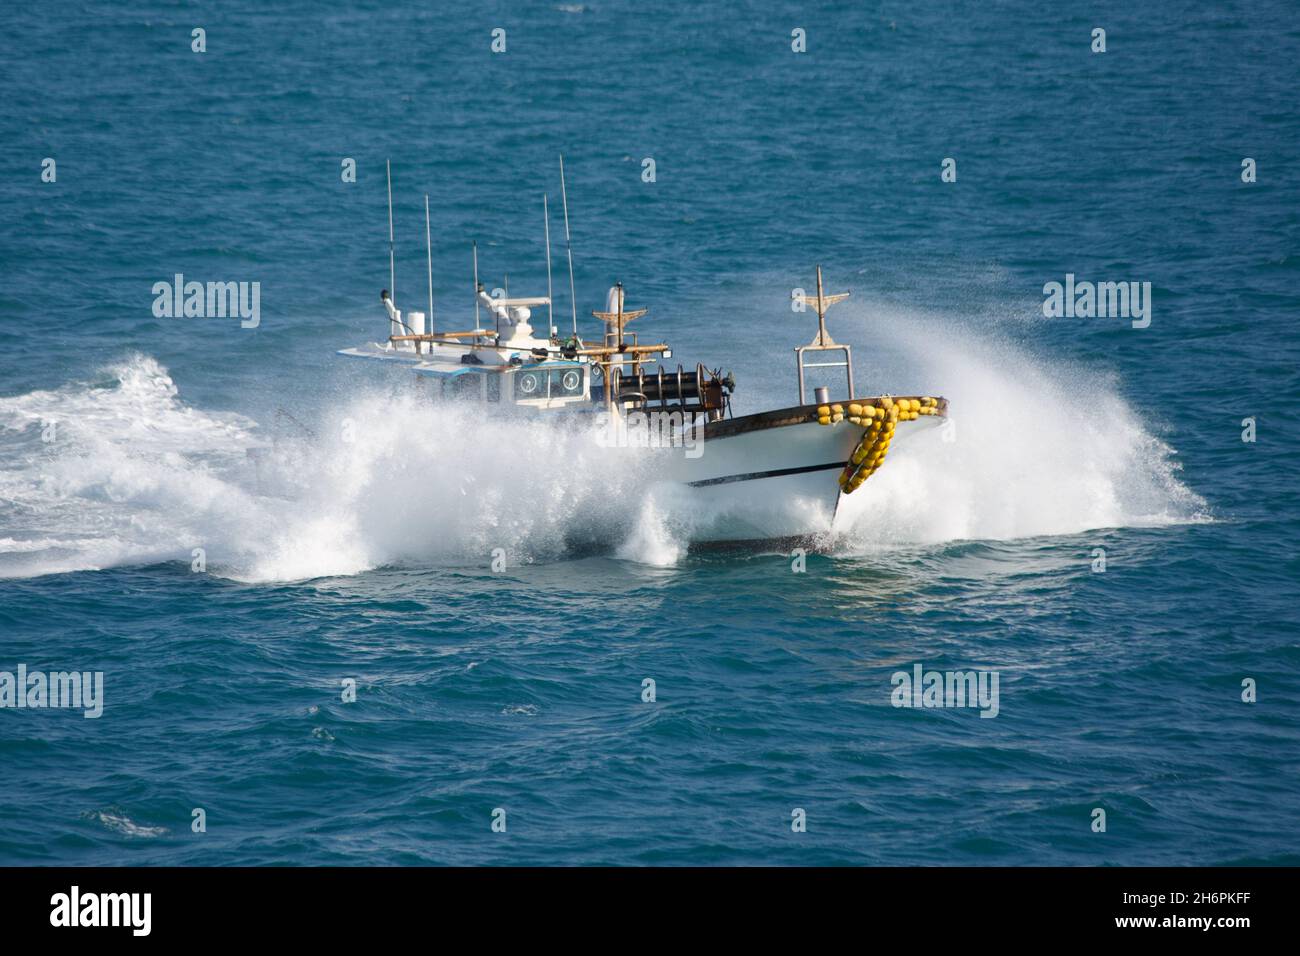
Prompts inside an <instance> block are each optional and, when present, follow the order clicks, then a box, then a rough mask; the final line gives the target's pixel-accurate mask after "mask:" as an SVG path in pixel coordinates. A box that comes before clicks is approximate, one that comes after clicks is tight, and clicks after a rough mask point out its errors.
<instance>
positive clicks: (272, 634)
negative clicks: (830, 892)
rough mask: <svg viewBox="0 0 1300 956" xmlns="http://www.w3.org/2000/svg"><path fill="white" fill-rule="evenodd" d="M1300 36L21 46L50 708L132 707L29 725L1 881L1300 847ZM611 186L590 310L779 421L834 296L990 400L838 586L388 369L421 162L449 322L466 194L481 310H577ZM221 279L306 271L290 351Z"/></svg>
mask: <svg viewBox="0 0 1300 956" xmlns="http://www.w3.org/2000/svg"><path fill="white" fill-rule="evenodd" d="M1297 21H1298V18H1297V15H1296V11H1295V10H1294V9H1293V7H1292V6H1291V5H1288V4H1283V3H1265V4H1263V5H1260V4H1245V3H1229V4H1227V5H1222V4H1220V5H1217V6H1216V7H1215V8H1214V9H1213V10H1206V9H1202V8H1199V7H1197V6H1194V5H1186V6H1184V5H1178V4H1176V5H1174V6H1173V7H1168V8H1164V7H1162V8H1160V10H1159V11H1158V12H1157V11H1156V10H1154V9H1152V10H1147V9H1145V8H1140V7H1133V6H1132V5H1127V4H1102V5H1100V6H1098V7H1096V8H1090V10H1089V11H1088V12H1087V13H1086V14H1084V13H1082V12H1078V13H1071V12H1067V11H1063V10H1058V9H1055V8H1053V7H1052V6H1050V5H1048V6H1043V5H1030V4H1010V5H999V6H996V7H994V8H989V7H988V6H987V5H983V4H959V5H958V6H957V7H955V8H954V7H952V6H951V5H949V4H938V3H919V4H910V5H899V6H895V7H891V6H885V7H879V6H874V7H873V6H868V7H864V6H863V5H852V4H849V5H846V4H838V3H819V4H813V5H800V6H793V5H792V6H782V5H779V4H778V5H772V4H766V3H741V4H722V5H704V6H700V5H695V4H682V5H677V4H669V5H667V8H666V9H665V8H664V5H660V6H659V7H656V8H655V9H650V8H645V7H629V6H627V5H624V4H614V3H604V2H591V3H571V4H570V3H566V4H558V5H548V4H538V5H532V6H530V7H528V8H527V9H517V8H516V7H515V5H512V4H494V3H488V4H481V5H473V6H471V7H466V6H465V5H461V4H425V3H420V4H417V3H382V4H381V3H369V4H361V5H354V6H352V7H351V9H350V10H344V9H341V8H340V7H339V6H337V5H333V6H330V7H328V8H319V7H317V6H315V5H310V4H305V3H287V4H276V5H272V6H269V7H267V6H264V5H258V4H247V3H231V4H222V5H220V7H214V8H207V7H195V8H189V7H181V8H178V7H175V6H172V5H161V4H149V3H144V4H134V5H128V6H127V7H125V8H123V7H119V6H116V5H98V4H84V5H80V4H55V5H53V6H52V7H44V6H43V7H41V8H39V9H38V8H35V7H32V8H30V9H15V10H13V11H11V12H10V13H8V14H7V26H6V30H5V31H4V32H3V34H0V90H3V92H4V96H3V97H2V98H0V142H3V144H4V145H3V147H0V164H2V168H0V208H3V210H4V215H3V226H2V227H0V671H13V670H16V668H17V667H18V665H19V664H24V665H26V666H27V667H28V668H29V669H31V670H41V671H60V670H71V669H75V670H81V671H102V672H103V673H104V688H105V689H104V708H103V715H102V716H101V717H100V718H98V719H95V720H87V719H83V717H82V716H81V714H80V713H79V712H76V711H53V710H31V709H25V710H17V709H8V708H5V709H0V773H2V774H3V777H4V786H3V787H0V863H5V864H15V863H103V864H120V863H159V864H161V863H187V864H260V863H274V864H280V863H289V864H324V863H358V864H400V863H495V864H572V863H618V864H624V863H632V864H635V863H663V864H716V863H735V864H763V863H777V864H828V863H829V864H836V863H848V864H863V863H874V864H916V863H924V864H967V865H969V864H981V863H998V864H1030V863H1065V864H1183V863H1198V864H1201V863H1205V864H1214V863H1291V864H1294V863H1297V862H1300V848H1298V846H1297V843H1298V842H1300V841H1298V840H1297V828H1296V822H1295V821H1296V819H1297V814H1298V812H1300V793H1298V792H1297V791H1298V787H1297V769H1298V767H1297V731H1298V729H1300V704H1297V694H1300V677H1298V676H1297V672H1298V670H1300V640H1298V638H1297V634H1298V633H1300V613H1298V612H1297V603H1298V602H1297V598H1300V593H1298V592H1300V589H1298V588H1297V583H1296V582H1297V581H1298V580H1300V562H1298V561H1297V559H1296V553H1295V541H1296V540H1297V534H1298V533H1300V523H1298V522H1297V519H1296V507H1297V494H1296V480H1295V468H1296V465H1297V455H1296V449H1297V439H1300V429H1298V428H1297V426H1296V424H1295V417H1294V415H1293V412H1294V409H1295V408H1296V405H1297V400H1298V399H1300V385H1298V383H1297V367H1298V366H1300V348H1297V334H1296V331H1295V321H1294V320H1295V317H1296V315H1297V310H1298V308H1300V295H1298V294H1297V291H1296V284H1297V281H1298V280H1300V265H1298V262H1300V261H1298V260H1297V257H1296V255H1297V253H1296V248H1297V240H1298V238H1300V207H1298V205H1297V192H1296V190H1297V172H1296V171H1297V169H1300V156H1297V149H1296V145H1297V144H1298V143H1300V118H1298V117H1297V111H1296V108H1295V88H1296V82H1295V81H1296V68H1295V64H1296V62H1297V61H1298V59H1300V23H1298V22H1297ZM1097 26H1101V27H1104V28H1105V29H1106V30H1107V51H1106V53H1104V54H1093V53H1091V52H1090V50H1089V45H1090V35H1091V31H1092V29H1093V28H1094V27H1097ZM195 27H202V28H204V29H205V30H206V43H207V52H205V53H203V54H196V53H194V52H192V51H191V46H190V44H191V31H192V30H193V29H194V28H195ZM494 28H502V29H504V30H505V31H506V38H507V41H506V42H507V49H506V52H505V53H503V54H493V53H492V52H491V51H490V44H491V41H492V36H491V32H492V30H493V29H494ZM795 28H802V29H804V30H806V33H807V37H808V51H807V52H806V53H804V54H796V53H793V52H792V51H791V46H790V44H791V38H790V35H791V31H792V30H793V29H795ZM560 152H563V153H564V154H565V157H566V166H567V170H568V175H569V200H570V213H571V217H572V231H573V249H574V262H575V268H576V286H577V290H578V308H577V311H578V312H579V313H580V314H581V315H586V313H587V312H589V311H590V310H591V309H593V308H598V307H601V305H602V304H603V296H604V290H605V288H606V287H607V286H608V285H609V284H610V283H611V282H612V281H614V280H616V279H617V280H621V281H623V282H624V283H625V284H626V285H627V287H628V290H629V292H628V295H629V301H630V302H631V304H634V305H643V304H644V305H648V306H649V307H650V308H651V312H650V314H649V315H648V316H647V317H646V318H644V319H642V320H640V322H639V323H638V326H639V331H640V332H641V334H642V335H645V336H647V337H648V338H647V340H649V338H653V339H654V340H656V341H658V340H660V338H662V339H666V340H667V341H669V342H671V343H672V344H673V346H674V351H675V357H674V361H676V360H677V359H678V358H680V359H682V360H684V361H686V362H688V363H694V362H695V361H697V360H699V361H704V362H706V363H707V364H709V365H710V367H716V366H723V367H725V368H728V369H731V370H733V371H734V372H735V374H736V377H737V379H738V382H739V387H738V390H737V392H736V397H735V402H736V411H737V413H745V412H752V411H758V410H761V409H763V408H768V407H774V406H780V405H788V404H792V402H793V397H794V395H793V393H794V376H793V374H792V368H791V365H792V362H791V353H790V351H789V350H790V349H791V348H792V347H793V346H794V345H797V344H802V343H804V342H806V341H807V340H809V339H810V338H811V337H812V334H813V331H814V329H813V327H812V326H810V324H809V320H808V317H807V316H806V315H798V314H792V313H791V311H790V304H789V302H790V291H791V289H792V288H793V287H795V286H805V285H809V284H810V283H811V281H812V268H813V266H814V265H815V264H816V263H821V264H822V266H823V268H824V269H825V272H826V276H827V280H828V282H829V283H830V284H831V286H832V287H833V291H839V290H841V289H845V288H851V289H852V290H853V293H854V294H853V298H852V299H850V300H849V302H848V303H846V304H844V305H840V306H837V307H836V309H835V310H834V311H833V312H832V313H831V316H830V322H831V329H832V332H833V334H834V335H835V336H836V337H837V338H838V339H840V340H842V341H847V342H850V343H851V344H852V345H853V346H854V355H855V359H856V361H857V366H858V367H857V378H858V381H859V383H861V384H862V385H864V386H865V390H867V391H870V392H873V393H874V392H896V393H899V392H905V393H922V394H925V393H933V394H942V395H944V396H946V397H948V398H949V400H950V402H951V403H952V404H951V408H952V413H953V420H954V422H955V427H956V437H957V440H956V441H955V442H944V441H941V440H939V438H938V437H935V438H934V440H933V441H928V442H918V443H917V444H916V445H915V447H913V448H911V449H909V450H908V452H907V453H906V454H899V455H891V457H890V460H889V462H888V463H887V465H886V466H885V467H884V468H883V469H882V470H881V471H880V473H879V474H878V475H876V476H874V477H873V478H872V479H871V481H870V482H869V483H868V484H867V485H866V486H864V487H863V489H862V490H861V491H860V492H858V493H857V494H856V495H855V496H853V498H851V499H849V500H848V502H846V504H845V507H844V509H843V511H844V513H843V514H842V515H841V519H842V522H843V524H842V529H841V530H842V533H841V534H840V535H839V536H838V538H837V539H836V540H835V541H833V542H828V543H827V546H826V547H824V548H823V549H821V550H820V551H817V552H814V553H812V554H809V555H808V556H807V559H806V560H807V564H806V570H805V571H804V572H803V573H795V572H794V570H792V562H793V558H792V556H791V555H789V554H787V553H785V552H784V551H778V550H776V549H768V550H764V549H757V550H754V551H748V552H712V551H709V552H701V551H699V550H692V548H691V544H692V538H691V529H692V524H693V518H694V517H695V516H693V515H692V514H690V513H689V511H686V512H683V510H682V509H681V507H680V502H678V501H677V500H676V499H675V498H674V496H672V495H670V494H665V493H664V491H663V489H658V488H656V487H655V485H654V483H653V478H654V474H653V468H652V466H651V465H650V464H649V461H648V459H646V458H641V457H638V456H636V455H630V456H622V457H621V458H620V459H619V461H618V462H617V464H615V465H610V464H609V462H608V461H607V460H606V459H605V458H604V457H602V453H601V452H600V450H599V449H598V448H594V447H592V446H591V445H590V443H587V442H585V441H584V440H583V438H582V436H581V435H578V434H575V433H572V432H570V431H567V430H564V429H555V428H546V427H538V426H535V425H528V424H520V423H509V422H494V423H484V422H483V421H482V420H481V418H480V417H479V416H477V415H476V414H475V413H474V412H471V411H467V410H465V409H456V408H442V409H435V408H431V407H429V406H427V405H426V404H424V403H423V401H422V400H421V399H419V398H418V397H415V396H414V395H413V394H412V393H411V391H410V390H409V389H408V388H406V387H405V384H406V383H404V382H402V381H400V380H399V381H393V380H389V379H386V378H385V377H384V376H383V375H380V374H374V373H373V372H374V370H371V369H369V368H366V367H361V368H358V367H357V366H355V365H353V364H349V363H347V362H345V361H344V360H342V359H339V358H337V357H336V356H335V355H334V350H335V349H337V348H340V347H344V346H348V345H354V344H358V343H360V342H363V341H366V340H367V339H371V338H375V337H378V336H379V335H382V334H383V328H384V325H383V323H382V322H381V321H380V319H381V315H382V314H381V313H380V312H379V310H378V309H377V304H378V303H377V301H376V300H377V296H376V293H377V292H378V289H379V288H380V287H381V286H384V285H386V284H387V281H388V275H387V265H388V263H387V261H386V260H387V252H388V250H387V235H386V229H387V222H386V209H385V203H386V197H385V188H384V161H385V160H386V159H390V158H391V160H392V163H393V170H394V202H395V205H396V232H397V256H398V262H397V279H396V291H397V293H398V298H399V303H412V302H414V303H420V302H422V301H423V297H424V296H425V295H426V291H425V285H424V282H425V280H424V274H425V273H424V269H425V260H424V252H425V250H424V247H423V238H424V237H423V233H422V229H421V227H422V222H421V219H422V215H423V201H424V194H425V193H426V192H427V193H428V195H429V203H430V208H431V211H432V219H433V239H432V247H433V249H432V255H433V281H434V291H435V296H436V304H435V311H436V316H437V320H438V322H439V324H440V326H441V327H443V328H449V327H457V328H467V327H469V326H462V325H461V323H463V322H469V321H472V317H471V312H472V300H471V297H470V292H471V288H472V286H471V271H470V269H471V258H470V256H471V252H470V243H471V240H475V239H476V240H477V241H478V243H479V261H480V267H481V268H482V270H483V273H484V278H485V280H486V281H487V282H488V284H489V287H491V286H493V285H496V284H500V283H503V282H504V281H506V277H507V275H508V278H509V281H510V283H511V284H512V286H511V287H512V289H514V290H517V291H519V292H520V293H522V294H544V289H545V281H546V275H545V258H544V256H545V253H544V248H543V244H542V231H541V225H542V224H541V221H540V220H541V210H540V209H539V208H538V207H540V205H541V196H542V194H543V193H544V192H546V193H549V196H550V200H551V203H552V206H551V208H552V209H553V210H554V209H556V207H557V205H558V199H559V195H558V192H559V191H558V176H557V171H556V162H555V161H556V156H557V154H558V153H560ZM46 157H50V158H53V159H54V160H55V161H56V163H57V167H56V169H57V180H56V181H55V182H53V183H43V182H42V181H41V163H42V160H43V159H44V158H46ZM946 157H952V158H954V159H955V160H956V163H957V171H958V175H957V181H956V182H954V183H944V182H942V181H941V179H940V175H939V173H940V164H941V162H942V161H943V159H944V158H946ZM344 158H353V159H355V160H356V163H357V170H358V177H357V182H356V183H344V182H343V181H342V180H341V176H340V168H341V166H340V164H341V162H342V160H343V159H344ZM646 158H653V159H654V161H655V171H656V176H655V181H654V182H652V183H647V182H644V181H643V179H642V170H643V160H644V159H646ZM1244 158H1252V159H1254V160H1255V161H1256V167H1257V171H1258V178H1257V181H1256V182H1254V183H1250V184H1247V183H1244V182H1242V179H1241V168H1242V167H1241V164H1242V160H1243V159H1244ZM552 227H553V239H555V240H556V247H555V255H556V259H557V265H559V264H560V263H562V262H563V251H562V245H561V244H560V243H561V241H562V240H561V239H560V237H562V227H561V225H560V223H559V221H558V220H557V221H553V222H552ZM176 273H182V274H184V275H185V276H186V277H187V278H192V279H198V280H200V281H208V280H214V281H216V280H220V281H250V282H251V281H257V282H259V283H260V289H261V300H260V301H261V306H260V308H261V313H260V324H259V325H258V327H257V328H255V329H243V328H240V324H239V322H238V320H235V319H223V318H205V319H199V318H191V319H168V318H156V317H155V316H154V314H153V312H152V304H153V300H154V296H153V294H152V292H151V288H152V286H153V284H154V283H156V282H159V281H169V280H170V279H171V278H172V277H173V276H174V275H175V274H176ZM1067 273H1073V274H1075V275H1076V276H1078V277H1079V278H1080V279H1090V280H1094V281H1128V280H1133V281H1147V282H1150V283H1151V286H1152V321H1151V324H1150V326H1149V327H1148V328H1145V329H1135V328H1133V327H1132V326H1131V325H1130V323H1129V322H1128V321H1125V320H1121V319H1084V318H1057V319H1047V318H1044V317H1043V313H1042V302H1043V291H1042V290H1043V285H1044V283H1047V282H1050V281H1064V280H1065V276H1066V274H1067ZM557 280H559V281H558V282H557V292H556V300H557V321H561V322H567V320H568V319H567V316H568V314H569V310H570V301H569V297H568V294H567V277H564V278H561V277H560V276H559V275H557ZM412 307H419V306H418V305H414V306H412ZM588 325H590V320H588ZM584 330H585V331H586V332H587V333H588V335H591V334H592V333H593V332H594V329H592V328H589V327H585V326H584ZM1246 418H1254V419H1255V427H1256V430H1257V435H1256V438H1257V440H1256V441H1254V442H1244V441H1243V440H1242V432H1243V419H1246ZM250 449H253V451H252V453H251V454H250ZM196 548H201V549H203V559H204V561H205V562H206V565H205V567H206V570H205V571H203V572H202V573H196V572H195V571H194V570H193V568H194V562H195V560H196V559H195V557H194V549H196ZM495 549H501V553H502V554H503V555H504V560H505V562H506V567H505V570H504V571H501V572H494V571H493V569H492V567H491V561H492V554H493V551H494V550H495ZM1098 549H1102V551H1104V555H1105V571H1104V573H1096V572H1095V571H1094V568H1096V567H1098ZM918 664H920V665H922V667H923V668H924V669H933V670H940V671H946V670H989V671H996V672H997V674H998V678H999V700H998V713H997V716H996V718H994V719H981V718H980V716H979V713H978V710H977V709H908V708H900V707H894V706H892V705H891V692H892V691H893V689H894V688H893V684H892V682H891V677H892V675H894V674H895V673H896V672H899V671H904V672H908V673H911V671H912V668H913V667H914V666H915V665H918ZM647 679H649V680H653V681H654V688H655V700H654V701H653V702H647V701H645V700H643V687H644V686H645V685H644V682H645V681H646V680H647ZM1248 679H1249V681H1253V682H1254V686H1255V687H1256V692H1257V695H1258V700H1257V702H1255V703H1245V702H1243V701H1242V694H1243V681H1247V680H1248ZM344 681H355V687H356V698H357V699H356V701H355V702H351V703H348V702H344V701H343V700H342V699H341V698H342V693H343V688H344ZM195 808H202V809H203V810H204V811H205V813H206V821H207V832H206V833H202V834H198V833H194V832H192V829H191V821H192V811H193V810H194V809H195ZM497 808H500V809H502V810H504V811H505V815H506V819H507V821H508V824H507V828H506V832H505V833H495V832H493V830H492V827H491V824H492V819H493V811H494V810H496V809H497ZM795 808H802V809H803V810H804V811H806V817H807V831H806V832H803V833H796V832H792V829H791V819H792V818H791V814H792V811H793V810H794V809H795ZM1096 808H1102V809H1104V810H1105V811H1106V821H1107V826H1106V832H1104V833H1096V832H1093V829H1092V826H1091V824H1092V821H1093V816H1094V810H1095V809H1096Z"/></svg>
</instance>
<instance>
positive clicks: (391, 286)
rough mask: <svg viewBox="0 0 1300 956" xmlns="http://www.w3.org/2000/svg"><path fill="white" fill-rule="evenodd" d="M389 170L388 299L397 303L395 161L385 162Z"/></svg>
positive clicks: (388, 160)
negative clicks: (394, 265)
mask: <svg viewBox="0 0 1300 956" xmlns="http://www.w3.org/2000/svg"><path fill="white" fill-rule="evenodd" d="M384 167H385V168H386V169H387V170H388V297H389V298H390V299H392V300H393V304H394V305H395V304H396V303H397V279H396V270H395V269H394V267H393V161H392V160H391V159H386V160H384Z"/></svg>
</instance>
